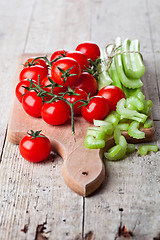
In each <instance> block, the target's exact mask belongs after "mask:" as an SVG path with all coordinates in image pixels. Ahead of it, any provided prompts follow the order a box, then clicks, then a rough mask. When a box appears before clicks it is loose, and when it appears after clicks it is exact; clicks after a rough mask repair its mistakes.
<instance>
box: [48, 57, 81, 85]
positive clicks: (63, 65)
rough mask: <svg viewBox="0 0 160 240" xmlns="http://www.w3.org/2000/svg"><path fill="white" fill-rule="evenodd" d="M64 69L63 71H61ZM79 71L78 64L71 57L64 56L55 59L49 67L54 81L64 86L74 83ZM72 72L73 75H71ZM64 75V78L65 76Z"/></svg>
mask: <svg viewBox="0 0 160 240" xmlns="http://www.w3.org/2000/svg"><path fill="white" fill-rule="evenodd" d="M60 69H61V70H60ZM63 71H65V73H63ZM80 73H81V69H80V66H79V64H78V62H77V61H76V60H74V59H73V58H69V57H65V58H61V59H59V60H57V61H56V62H55V63H54V64H53V66H52V69H51V76H52V78H53V79H54V81H55V82H56V83H57V84H59V85H63V86H65V87H67V86H72V85H73V84H75V83H76V81H77V80H78V78H79V76H80ZM72 74H74V75H72ZM65 76H66V78H65Z"/></svg>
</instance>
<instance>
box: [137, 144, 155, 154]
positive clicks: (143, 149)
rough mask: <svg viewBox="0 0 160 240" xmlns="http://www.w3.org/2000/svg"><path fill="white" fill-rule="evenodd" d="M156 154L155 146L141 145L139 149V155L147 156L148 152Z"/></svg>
mask: <svg viewBox="0 0 160 240" xmlns="http://www.w3.org/2000/svg"><path fill="white" fill-rule="evenodd" d="M150 151H152V152H157V151H158V147H157V146H156V145H149V144H148V145H142V146H140V147H139V153H140V154H141V155H147V153H148V152H150Z"/></svg>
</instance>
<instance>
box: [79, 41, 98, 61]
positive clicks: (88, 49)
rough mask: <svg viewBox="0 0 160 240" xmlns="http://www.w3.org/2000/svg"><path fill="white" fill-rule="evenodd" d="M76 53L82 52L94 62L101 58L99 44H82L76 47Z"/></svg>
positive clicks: (89, 42)
mask: <svg viewBox="0 0 160 240" xmlns="http://www.w3.org/2000/svg"><path fill="white" fill-rule="evenodd" d="M76 51H80V52H82V53H83V54H84V55H86V57H87V58H88V59H91V60H92V61H93V62H95V61H96V59H97V58H99V57H100V49H99V47H98V45H97V44H95V43H94V42H91V41H88V42H82V43H80V44H79V45H78V46H77V47H76Z"/></svg>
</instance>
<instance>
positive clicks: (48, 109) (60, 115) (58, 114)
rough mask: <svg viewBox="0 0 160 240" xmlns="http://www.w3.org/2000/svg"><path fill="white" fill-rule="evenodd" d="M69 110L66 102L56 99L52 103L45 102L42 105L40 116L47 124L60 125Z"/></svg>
mask: <svg viewBox="0 0 160 240" xmlns="http://www.w3.org/2000/svg"><path fill="white" fill-rule="evenodd" d="M70 112H71V111H70V107H69V105H68V104H67V103H66V102H64V101H62V100H57V101H55V102H52V103H45V104H44V105H43V107H42V111H41V116H42V118H43V120H44V121H45V122H46V123H48V124H51V125H60V124H63V123H65V122H66V121H67V120H68V119H69V116H70Z"/></svg>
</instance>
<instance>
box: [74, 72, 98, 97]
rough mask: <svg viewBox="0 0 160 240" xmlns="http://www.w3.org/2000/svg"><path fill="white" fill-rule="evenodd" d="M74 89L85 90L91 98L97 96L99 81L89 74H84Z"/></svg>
mask: <svg viewBox="0 0 160 240" xmlns="http://www.w3.org/2000/svg"><path fill="white" fill-rule="evenodd" d="M74 87H76V88H81V89H83V90H84V91H85V92H86V93H87V94H89V93H90V96H91V97H92V96H94V95H96V94H97V81H96V79H95V78H94V77H93V76H92V75H91V74H90V73H88V72H82V73H81V75H80V77H79V79H78V81H77V82H76V83H75V84H74Z"/></svg>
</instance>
